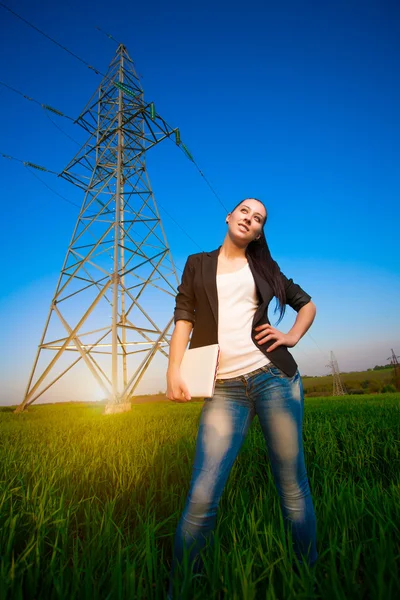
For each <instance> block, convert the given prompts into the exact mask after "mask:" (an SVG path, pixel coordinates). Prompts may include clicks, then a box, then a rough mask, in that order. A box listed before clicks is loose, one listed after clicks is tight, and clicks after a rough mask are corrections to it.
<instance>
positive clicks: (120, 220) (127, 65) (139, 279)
mask: <svg viewBox="0 0 400 600" xmlns="http://www.w3.org/2000/svg"><path fill="white" fill-rule="evenodd" d="M77 122H78V123H79V124H80V125H81V126H82V127H83V128H84V129H85V130H86V131H87V132H88V133H89V134H90V135H89V139H88V140H87V142H86V143H85V144H84V145H83V146H82V148H81V149H80V151H79V152H78V153H77V155H76V156H75V157H74V159H73V160H72V161H71V162H70V163H69V165H68V166H67V167H66V168H65V169H64V171H63V172H62V173H61V174H60V176H61V177H63V178H64V179H67V180H69V181H70V182H72V183H73V184H75V185H77V186H78V187H79V188H81V189H82V190H83V192H84V199H83V203H82V208H81V210H80V213H79V216H78V219H77V223H76V226H75V229H74V232H73V235H72V239H71V242H70V245H69V247H68V250H67V253H66V257H65V260H64V264H63V266H62V269H61V273H60V276H59V280H58V283H57V286H56V291H55V294H54V297H53V299H52V301H51V305H50V310H49V313H48V317H47V320H46V324H45V327H44V331H43V335H42V338H41V340H40V344H39V347H38V351H37V354H36V358H35V361H34V364H33V368H32V372H31V375H30V377H29V381H28V385H27V388H26V393H25V398H24V400H23V402H22V403H21V404H20V405H19V406H18V407H17V409H16V411H15V412H20V411H22V410H23V409H24V408H25V407H26V406H28V405H30V404H32V403H33V402H34V401H35V400H37V398H39V397H40V396H41V395H42V394H43V393H44V392H45V391H46V390H48V389H49V388H50V387H51V386H52V385H53V384H54V383H56V381H58V380H59V379H60V378H61V377H63V376H64V375H65V374H66V373H67V372H68V371H69V370H70V369H72V368H73V367H74V366H75V365H76V364H77V363H79V362H80V361H83V362H84V363H85V365H86V367H87V369H88V371H89V372H90V373H91V375H92V376H93V377H94V379H95V380H96V381H97V383H98V384H99V385H100V386H101V388H102V389H103V391H104V395H105V397H106V398H107V399H108V407H109V408H110V409H112V407H113V406H114V408H117V405H119V407H120V408H121V407H122V405H125V407H126V408H128V405H129V398H130V396H131V395H132V393H133V391H134V390H135V388H136V387H137V385H138V384H139V382H140V380H141V379H142V377H143V375H144V373H145V372H146V370H147V368H148V367H149V365H150V363H151V361H152V359H153V357H154V356H155V354H156V353H157V352H160V353H161V354H163V355H164V356H165V357H167V356H168V353H167V352H166V350H165V348H168V347H169V341H170V336H171V334H170V333H168V331H169V329H170V327H171V325H172V323H173V317H172V316H171V315H172V312H173V311H172V308H171V310H170V311H169V312H168V313H167V319H166V322H163V323H161V324H160V323H156V321H157V320H158V319H159V318H160V317H159V315H160V310H161V312H162V310H163V309H166V308H168V301H167V300H169V301H171V302H172V301H173V299H174V297H175V295H176V286H177V284H178V283H179V279H178V276H177V273H176V269H175V265H174V263H173V259H172V255H171V252H170V250H169V247H168V244H167V239H166V235H165V232H164V229H163V226H162V223H161V219H160V216H159V212H158V209H157V205H156V202H155V199H154V196H153V192H152V190H151V186H150V181H149V178H148V175H147V171H146V163H145V153H146V151H147V150H149V149H150V148H151V147H153V146H154V145H156V144H158V143H159V142H161V141H162V140H164V139H166V138H168V137H170V136H172V135H173V136H174V138H175V142H176V143H177V144H178V145H182V146H183V149H184V151H185V152H186V153H187V154H188V156H189V158H191V156H190V154H189V153H188V151H187V149H186V147H185V146H184V145H183V144H181V141H180V135H179V130H178V129H171V128H170V127H169V126H168V125H167V123H166V122H165V121H164V120H163V119H162V118H161V117H160V116H159V115H158V114H157V113H156V111H155V107H154V104H153V103H147V104H146V103H145V101H144V93H143V89H142V87H141V84H140V81H139V78H138V76H137V74H136V71H135V68H134V65H133V62H132V60H131V59H130V57H129V55H128V53H127V51H126V48H125V46H123V45H122V44H121V45H120V46H119V47H118V49H117V52H116V57H115V58H114V60H113V61H112V62H111V63H110V66H109V68H108V71H107V73H106V75H105V77H104V78H103V80H102V82H101V84H100V86H99V88H98V89H97V91H96V92H95V94H94V96H93V97H92V99H91V100H90V101H89V103H88V104H87V106H86V108H85V109H84V111H83V112H82V114H81V115H80V117H79V118H78V119H77ZM104 307H106V308H107V310H106V311H104ZM110 313H111V314H110ZM51 353H52V357H50V358H49V354H51ZM76 355H77V357H76ZM71 356H72V359H71ZM75 357H76V358H75ZM55 367H57V368H58V372H55ZM129 406H130V405H129ZM106 412H107V410H106ZM108 412H113V410H109V411H108Z"/></svg>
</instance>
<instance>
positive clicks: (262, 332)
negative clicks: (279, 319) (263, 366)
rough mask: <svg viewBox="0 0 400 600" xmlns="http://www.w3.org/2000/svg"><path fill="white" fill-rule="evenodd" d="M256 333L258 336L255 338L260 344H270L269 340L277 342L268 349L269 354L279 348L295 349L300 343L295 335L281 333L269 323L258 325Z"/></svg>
mask: <svg viewBox="0 0 400 600" xmlns="http://www.w3.org/2000/svg"><path fill="white" fill-rule="evenodd" d="M254 331H257V335H255V336H254V337H255V339H256V340H257V342H258V343H259V344H265V342H268V341H269V340H276V342H275V343H274V344H272V345H271V346H270V347H269V348H268V352H272V350H275V348H278V346H287V347H288V348H293V346H295V345H296V344H297V342H298V341H299V340H298V338H297V337H296V336H295V335H291V334H290V333H283V332H282V331H279V329H275V327H272V325H270V324H269V323H265V324H264V325H258V327H256V328H255V330H254Z"/></svg>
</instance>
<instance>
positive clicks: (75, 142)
mask: <svg viewBox="0 0 400 600" xmlns="http://www.w3.org/2000/svg"><path fill="white" fill-rule="evenodd" d="M44 112H45V114H46V117H47V118H48V119H49V121H51V123H53V125H54V127H57V129H58V130H59V131H61V133H62V134H63V135H65V137H67V138H68V139H70V140H72V141H73V142H74V144H77V145H78V146H82V144H81V143H80V142H77V141H76V140H75V139H74V138H73V137H72V136H71V135H69V134H68V133H67V132H66V131H64V130H63V129H62V128H61V127H60V126H59V125H57V123H56V122H55V121H53V119H52V118H51V117H50V115H49V113H48V112H47V110H45V111H44Z"/></svg>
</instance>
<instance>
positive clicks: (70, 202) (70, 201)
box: [27, 167, 81, 210]
mask: <svg viewBox="0 0 400 600" xmlns="http://www.w3.org/2000/svg"><path fill="white" fill-rule="evenodd" d="M27 168H28V171H30V172H31V173H32V175H34V177H36V179H39V181H41V182H42V183H43V185H44V186H46V187H47V188H48V189H49V190H50V191H51V192H53V194H56V196H58V197H59V198H62V199H63V200H65V202H68V204H72V206H76V207H77V208H79V210H80V208H81V207H80V206H79V204H76V203H75V202H72V200H68V198H66V197H65V196H63V195H62V194H60V193H59V192H57V191H56V190H54V189H53V188H52V187H50V186H49V185H48V184H47V183H46V182H45V181H43V179H42V178H41V177H39V175H37V173H35V172H34V171H32V169H30V168H29V167H27Z"/></svg>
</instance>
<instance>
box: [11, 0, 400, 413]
mask: <svg viewBox="0 0 400 600" xmlns="http://www.w3.org/2000/svg"><path fill="white" fill-rule="evenodd" d="M6 4H7V2H6ZM8 6H10V7H11V8H12V9H13V10H15V11H16V12H17V13H19V14H20V15H21V16H23V17H24V18H26V19H27V20H29V21H30V22H32V23H33V24H35V25H36V26H37V27H39V28H40V29H42V30H44V31H45V32H46V33H48V34H49V35H50V36H52V37H54V38H55V39H56V40H57V41H58V42H60V43H61V44H63V45H65V46H67V47H68V48H69V49H70V50H71V51H73V52H75V53H76V54H77V55H79V56H81V57H82V58H83V59H84V60H86V61H87V62H88V63H89V64H91V65H92V66H94V67H97V68H98V69H100V70H101V71H103V72H105V70H106V68H107V66H108V64H109V63H110V61H111V60H112V58H113V57H114V53H115V49H116V45H115V44H114V42H113V41H111V40H110V39H108V38H107V37H106V36H105V35H104V34H102V33H100V32H99V31H98V30H97V29H96V26H99V27H100V28H102V29H103V30H104V31H106V32H108V33H110V34H112V35H113V36H114V37H115V38H117V39H118V40H119V41H121V42H123V43H124V44H125V45H126V47H127V49H128V52H129V54H130V56H131V57H132V59H133V60H134V62H135V65H136V68H137V71H138V72H139V74H140V75H141V76H142V80H141V81H142V85H143V87H144V90H145V97H146V99H147V100H153V101H154V102H155V104H156V108H157V111H158V112H159V113H160V114H161V115H162V116H163V117H164V118H165V119H166V120H167V122H168V123H170V124H171V125H172V126H173V127H177V126H178V127H179V128H180V131H181V135H182V139H183V141H184V142H185V144H186V145H187V146H188V148H189V149H190V151H191V152H192V154H193V155H194V157H195V159H196V161H197V163H198V164H199V166H200V168H201V169H202V170H203V171H204V173H205V174H206V176H207V177H208V179H209V180H210V181H211V183H212V185H213V186H214V188H215V189H216V190H217V192H218V194H219V196H220V197H221V199H222V201H223V203H224V205H225V206H227V207H228V208H229V207H232V206H234V205H235V204H236V203H237V202H238V201H239V200H240V199H241V198H244V197H247V196H255V197H258V198H260V199H262V200H263V201H264V202H265V204H266V205H267V208H268V211H269V219H268V223H267V225H266V235H267V240H268V243H269V247H270V250H271V253H272V256H273V257H274V258H275V260H277V262H278V263H279V265H280V267H281V269H282V271H283V272H284V273H285V274H286V275H287V276H288V277H292V278H293V279H294V281H295V282H296V283H299V284H300V285H301V286H302V287H303V288H304V289H305V290H306V291H307V292H308V293H309V294H310V295H311V296H312V299H313V301H314V302H315V304H316V305H317V317H316V320H315V322H314V324H313V326H312V328H311V330H310V332H309V333H308V334H306V335H305V336H304V338H303V339H302V340H301V341H300V343H299V344H298V345H297V346H296V347H295V348H294V349H293V354H294V356H295V358H296V360H297V362H298V364H299V367H300V372H301V373H302V374H310V375H319V374H324V373H326V372H328V369H327V368H326V364H327V362H328V360H329V353H330V351H331V350H333V351H334V352H335V355H336V358H337V360H338V362H339V366H340V368H341V369H342V370H344V371H350V370H358V369H366V368H369V367H373V366H374V365H375V364H385V362H386V359H387V357H388V356H389V355H390V349H391V348H394V349H395V351H396V353H398V354H400V336H399V333H400V318H399V306H400V261H399V258H398V256H399V252H398V237H397V236H398V228H399V222H400V209H399V201H398V198H399V185H400V184H399V178H398V165H399V164H400V146H399V143H398V140H399V139H400V120H399V112H398V106H399V105H400V83H399V78H398V73H399V67H400V42H399V40H400V19H399V16H400V15H399V13H400V10H399V7H398V5H397V3H395V2H382V1H374V2H373V1H370V2H368V1H365V0H364V1H354V0H347V1H345V2H344V1H343V2H342V1H340V0H337V1H335V2H317V1H314V2H311V1H305V2H296V1H290V2H280V3H272V2H265V1H264V2H261V1H259V2H255V1H252V0H250V1H248V2H246V3H237V2H225V1H222V2H217V3H215V2H210V1H209V0H207V1H204V2H202V3H199V4H193V3H188V2H169V3H162V2H157V1H155V2H152V3H132V2H129V3H126V2H122V3H120V4H119V5H118V7H117V8H116V10H114V11H112V10H111V8H110V4H109V3H106V2H104V1H103V0H98V1H96V2H93V1H92V0H89V1H87V2H85V3H82V2H79V3H78V2H77V1H76V0H71V1H69V2H68V3H66V2H60V3H54V2H50V1H47V0H45V1H41V2H38V3H35V4H34V5H33V4H32V3H30V2H28V1H27V0H22V1H16V0H10V1H9V2H8ZM0 27H1V36H0V51H1V57H2V58H1V77H0V80H1V81H3V82H4V83H6V84H8V85H10V86H12V87H14V88H16V89H18V90H20V91H22V92H23V93H24V94H26V95H28V96H31V97H32V98H35V99H37V100H39V102H42V103H45V104H49V105H51V106H53V107H55V108H57V109H59V110H61V111H63V112H64V113H66V114H68V115H70V116H72V117H76V116H78V115H79V113H80V111H81V110H82V109H83V107H84V106H85V104H86V102H87V101H88V99H89V98H90V97H91V95H92V94H93V93H94V91H95V90H96V88H97V86H98V85H99V83H100V81H101V78H100V77H99V76H97V75H96V74H95V73H94V72H93V71H91V70H89V69H88V68H87V67H85V66H84V65H83V64H82V63H80V62H79V61H77V60H76V59H75V58H73V57H72V56H70V55H69V54H67V53H66V52H64V51H63V50H61V49H60V48H58V47H57V46H55V45H54V44H53V43H51V42H50V41H49V40H48V39H45V38H44V37H43V36H41V35H40V34H39V33H37V32H36V31H34V30H33V29H31V28H29V27H28V26H27V25H26V24H24V23H23V22H21V21H20V20H18V19H17V18H16V17H15V16H13V15H12V14H10V13H9V12H7V11H6V10H4V9H3V8H1V7H0ZM0 104H1V112H0V119H1V124H0V130H1V132H2V133H1V141H0V153H5V154H8V155H11V156H15V157H17V158H20V159H22V160H29V161H32V162H35V163H38V164H40V165H43V166H45V167H47V168H48V169H51V170H54V171H56V172H59V171H61V170H62V169H63V168H64V167H65V166H66V164H67V163H68V162H69V160H70V159H71V158H72V157H73V155H74V154H75V152H76V151H77V149H78V146H77V145H76V144H75V143H74V142H73V141H72V140H71V139H69V138H68V137H66V136H65V135H64V134H63V133H62V132H61V131H60V129H59V128H61V129H62V130H63V131H64V132H65V133H67V134H68V135H70V136H71V137H73V138H74V139H75V140H76V141H78V142H79V143H83V142H84V141H85V134H84V132H83V131H81V130H80V129H78V128H77V127H76V126H74V125H72V124H70V123H69V122H68V121H66V120H62V119H57V117H52V119H53V120H54V122H55V123H56V125H57V126H58V127H59V128H57V126H55V125H54V124H53V123H52V122H51V121H50V119H49V117H48V115H47V114H46V113H45V111H43V110H42V109H41V107H40V106H37V105H36V104H34V103H33V102H29V101H27V100H26V99H24V98H22V97H20V96H18V95H16V94H14V93H13V92H12V91H10V90H8V89H6V88H4V87H3V86H0ZM147 165H148V172H149V176H150V179H151V182H152V186H153V190H154V193H155V197H156V200H157V202H158V203H159V208H160V214H161V216H162V218H163V224H164V227H165V230H166V235H167V238H168V242H169V244H170V247H171V250H172V253H173V256H174V259H175V261H176V264H177V267H178V268H180V269H182V268H183V265H184V263H185V260H186V257H187V256H188V255H189V254H192V253H194V252H198V251H199V250H200V249H202V250H212V249H214V248H216V247H217V246H218V245H220V244H221V243H222V241H223V238H224V235H225V232H226V225H225V211H224V209H223V208H222V206H221V204H219V203H218V201H217V200H216V198H215V197H214V196H213V195H212V193H211V192H210V190H209V188H208V187H207V185H206V184H205V182H204V180H203V179H202V178H201V177H200V175H199V173H198V172H197V171H196V169H195V168H194V166H193V165H192V164H191V163H190V161H188V160H187V159H185V157H184V156H183V154H182V153H181V152H179V151H178V150H177V149H176V147H174V145H173V144H171V143H168V142H166V143H165V144H164V145H160V146H159V147H157V148H156V149H154V150H152V151H151V153H150V152H149V157H148V163H147ZM0 171H1V178H2V184H3V203H2V206H3V219H2V223H3V227H2V236H1V243H2V256H3V258H4V259H5V260H4V261H3V277H2V280H1V286H2V290H1V292H2V293H1V300H0V309H1V316H0V319H1V327H2V332H3V344H2V347H3V353H4V355H3V359H2V364H1V366H0V376H1V378H2V381H3V385H2V393H1V396H0V402H1V403H2V404H6V403H9V402H13V403H16V402H19V401H20V399H21V397H22V394H23V390H24V386H25V385H26V381H27V378H28V375H29V370H30V367H31V364H32V362H33V359H34V355H35V350H36V347H37V344H38V343H39V338H40V335H41V331H42V329H43V326H44V320H45V318H46V314H47V310H48V306H49V302H50V300H51V297H52V294H53V292H54V289H55V285H56V283H57V278H58V274H59V271H60V268H61V265H62V262H63V259H64V256H65V252H66V250H67V247H68V244H69V241H70V237H71V234H72V230H73V227H74V225H75V222H76V218H77V214H78V209H77V208H76V207H74V206H72V205H70V204H68V203H66V202H65V201H63V200H62V199H61V198H59V197H58V196H56V195H55V194H54V193H53V192H52V191H51V190H49V189H48V188H46V187H45V185H43V183H42V182H41V181H39V180H38V179H37V178H35V177H34V176H33V175H32V173H31V172H29V171H28V170H27V169H25V168H24V167H23V166H22V165H21V164H19V163H17V162H13V161H9V160H6V159H4V158H1V157H0ZM38 174H39V176H40V177H41V179H43V181H45V182H46V183H47V185H49V186H51V187H52V188H53V190H55V191H57V192H58V193H60V194H62V195H64V196H65V197H67V198H68V199H70V200H71V201H72V202H75V203H77V204H80V203H81V201H82V196H81V193H80V191H79V190H78V189H77V188H74V187H73V186H72V185H71V184H69V183H68V182H65V181H62V180H59V179H57V177H55V176H52V175H48V174H42V173H38ZM168 215H172V216H173V218H174V219H175V221H176V222H177V223H179V225H180V226H181V227H183V229H185V230H186V231H187V233H188V234H189V235H190V237H191V238H193V240H195V242H196V244H194V243H193V242H192V241H191V240H190V239H189V238H188V237H186V236H185V235H184V234H183V233H182V231H181V229H180V228H179V227H178V226H177V225H176V223H174V221H172V220H171V219H170V218H169V216H168ZM274 305H275V303H274V302H273V303H272V304H271V306H270V318H272V322H273V323H274V322H275V320H276V319H275V318H274V316H273V313H272V310H273V308H274ZM295 316H296V314H295V313H294V312H293V311H292V310H291V309H290V308H288V310H287V315H286V316H285V319H284V320H283V321H282V322H281V323H280V325H279V328H280V329H281V330H282V331H288V330H289V329H290V327H291V325H292V323H293V321H294V319H295ZM164 370H165V364H164V363H162V364H161V363H160V364H159V365H155V366H154V369H153V372H152V373H150V370H149V372H148V373H149V376H148V377H147V380H146V381H143V384H141V388H140V391H142V392H144V393H146V392H152V391H157V390H159V389H164V387H165V383H164V380H165V375H164ZM88 389H89V388H88ZM85 390H86V388H85ZM85 390H83V391H82V392H81V393H82V394H85V393H86V391H85ZM69 393H70V392H69V390H68V388H65V389H64V391H62V390H61V391H60V392H59V395H57V394H56V393H55V395H54V396H53V398H56V399H64V398H65V399H66V398H67V397H70V396H69V395H68V394H69ZM90 393H91V392H90ZM90 393H89V392H88V395H89V396H90ZM93 397H96V394H95V393H93Z"/></svg>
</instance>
